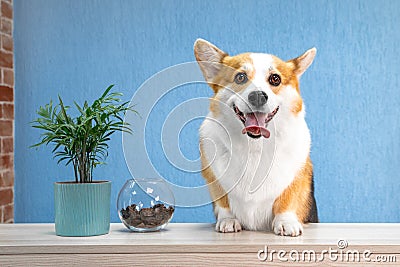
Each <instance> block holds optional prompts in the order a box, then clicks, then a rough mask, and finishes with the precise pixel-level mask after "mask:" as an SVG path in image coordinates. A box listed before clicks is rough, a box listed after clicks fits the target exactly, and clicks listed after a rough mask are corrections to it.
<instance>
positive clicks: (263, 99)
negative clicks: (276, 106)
mask: <svg viewBox="0 0 400 267" xmlns="http://www.w3.org/2000/svg"><path fill="white" fill-rule="evenodd" d="M247 98H248V99H249V102H250V104H252V105H253V106H255V107H261V106H263V105H265V103H267V100H268V95H267V94H266V93H265V92H264V91H253V92H251V93H250V94H249V96H248V97H247Z"/></svg>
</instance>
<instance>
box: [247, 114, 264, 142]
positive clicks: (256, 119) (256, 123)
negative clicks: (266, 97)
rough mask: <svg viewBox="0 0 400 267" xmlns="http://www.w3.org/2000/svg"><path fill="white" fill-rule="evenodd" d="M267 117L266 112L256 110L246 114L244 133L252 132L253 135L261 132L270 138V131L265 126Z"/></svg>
mask: <svg viewBox="0 0 400 267" xmlns="http://www.w3.org/2000/svg"><path fill="white" fill-rule="evenodd" d="M265 117H266V114H265V113H258V112H255V113H248V114H246V121H245V123H244V126H245V128H244V129H243V130H242V133H243V134H245V133H247V132H250V133H252V134H253V135H259V134H261V135H262V136H264V137H265V138H269V136H270V132H269V131H268V130H267V129H266V128H265Z"/></svg>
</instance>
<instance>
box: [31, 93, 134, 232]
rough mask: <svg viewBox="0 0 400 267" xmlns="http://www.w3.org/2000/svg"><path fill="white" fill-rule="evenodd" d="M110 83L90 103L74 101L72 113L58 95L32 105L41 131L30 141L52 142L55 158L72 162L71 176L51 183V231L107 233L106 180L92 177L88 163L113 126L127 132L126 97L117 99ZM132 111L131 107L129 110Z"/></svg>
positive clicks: (98, 158)
mask: <svg viewBox="0 0 400 267" xmlns="http://www.w3.org/2000/svg"><path fill="white" fill-rule="evenodd" d="M112 87H113V85H111V86H109V87H108V88H107V89H106V90H105V92H104V93H103V94H102V95H101V96H100V98H98V99H96V100H95V101H94V102H93V103H92V104H91V105H89V104H88V102H87V101H85V102H84V104H83V106H80V105H78V104H77V103H76V102H74V104H75V107H76V108H77V115H76V116H75V117H72V116H71V115H70V114H69V113H68V111H69V109H70V107H69V106H65V105H64V103H63V101H62V99H61V97H60V96H59V97H58V99H59V103H58V104H56V105H53V103H52V101H50V103H49V104H47V105H45V106H44V107H43V106H42V107H40V108H39V110H38V111H37V114H38V115H39V117H38V118H37V119H36V120H34V121H33V122H32V126H33V127H34V128H39V129H42V130H43V131H44V133H43V134H42V136H41V141H40V142H39V143H37V144H35V145H33V146H32V147H37V146H40V145H43V144H45V145H48V144H53V145H54V149H53V151H52V152H53V153H54V157H55V158H58V162H57V163H61V162H64V163H65V164H66V165H72V166H73V171H74V176H75V180H74V181H70V182H56V183H55V184H54V201H55V202H54V208H55V229H56V234H57V235H61V236H92V235H102V234H107V233H108V232H109V228H110V195H111V182H110V181H93V169H94V168H95V167H97V166H98V165H100V164H103V163H104V160H105V158H106V157H107V156H108V144H107V143H108V141H109V140H110V136H111V135H112V134H113V133H115V132H117V131H125V132H128V133H131V129H130V128H129V125H128V124H127V123H125V122H124V119H123V117H124V114H125V112H126V111H128V110H131V111H134V110H133V109H132V107H130V106H129V102H121V99H120V96H121V95H122V94H121V93H111V89H112ZM134 112H136V111H134Z"/></svg>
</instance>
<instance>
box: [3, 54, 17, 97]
mask: <svg viewBox="0 0 400 267" xmlns="http://www.w3.org/2000/svg"><path fill="white" fill-rule="evenodd" d="M0 53H1V52H0ZM0 101H10V102H12V101H14V90H13V89H12V88H11V87H8V86H0Z"/></svg>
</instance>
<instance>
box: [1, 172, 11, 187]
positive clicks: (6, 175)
mask: <svg viewBox="0 0 400 267" xmlns="http://www.w3.org/2000/svg"><path fill="white" fill-rule="evenodd" d="M10 186H14V171H13V170H9V171H5V172H2V173H1V175H0V188H1V187H10Z"/></svg>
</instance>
